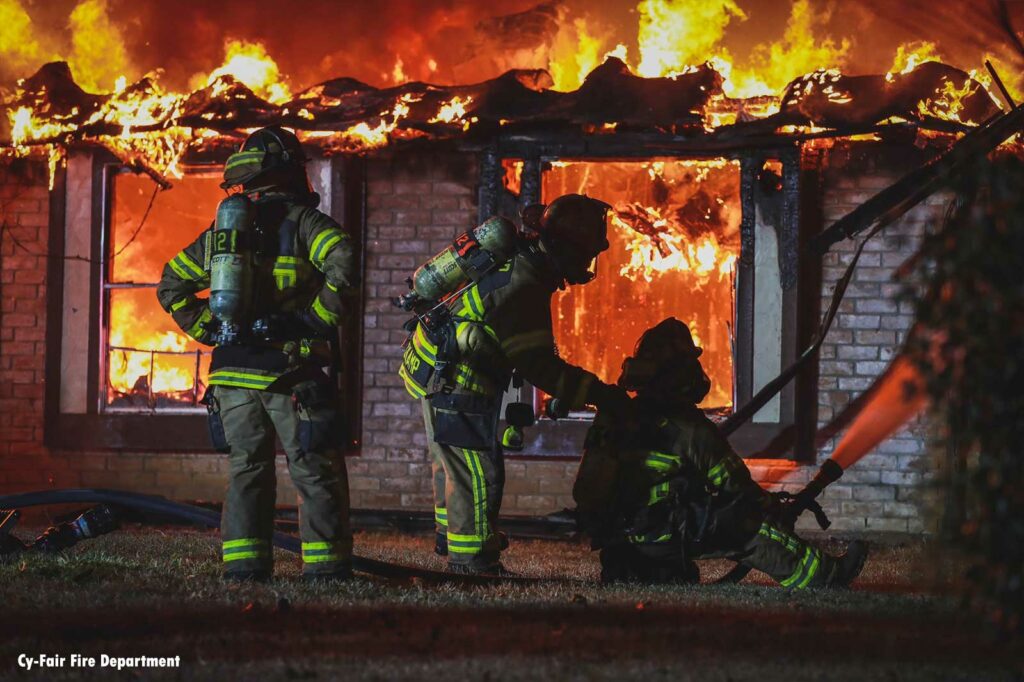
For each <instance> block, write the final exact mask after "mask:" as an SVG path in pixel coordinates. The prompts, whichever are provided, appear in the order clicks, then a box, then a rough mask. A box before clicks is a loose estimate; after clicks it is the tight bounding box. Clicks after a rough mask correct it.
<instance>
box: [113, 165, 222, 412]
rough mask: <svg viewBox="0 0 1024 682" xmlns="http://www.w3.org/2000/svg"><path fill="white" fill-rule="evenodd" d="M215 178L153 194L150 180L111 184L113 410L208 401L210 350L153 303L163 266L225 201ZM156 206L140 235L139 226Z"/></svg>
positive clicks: (123, 176) (189, 179) (128, 177)
mask: <svg viewBox="0 0 1024 682" xmlns="http://www.w3.org/2000/svg"><path fill="white" fill-rule="evenodd" d="M219 179H220V178H219V176H217V175H185V177H184V178H183V179H182V180H181V181H179V182H177V183H176V184H175V185H174V188H173V189H171V190H167V191H163V192H159V193H157V194H156V195H154V194H153V192H154V189H155V185H154V183H153V181H152V180H150V179H149V178H148V177H146V176H140V175H132V174H128V173H120V174H117V175H115V176H114V177H113V179H112V182H111V190H112V191H111V196H112V202H111V206H110V215H111V220H110V233H109V235H110V238H109V240H108V241H109V247H108V253H109V254H110V255H111V258H110V260H109V262H108V265H107V268H106V276H107V280H106V283H105V285H104V287H105V289H106V293H107V298H106V301H107V314H106V324H107V333H106V349H105V351H104V361H105V363H106V367H105V373H106V390H105V392H104V391H101V394H102V395H104V396H105V400H104V405H105V406H106V407H107V408H108V409H147V410H148V409H158V410H159V409H175V408H177V409H180V408H193V407H195V406H196V404H197V401H198V399H200V398H202V397H203V391H204V390H205V388H206V376H207V373H208V370H209V365H210V349H209V348H206V347H204V346H202V345H201V344H199V343H197V342H196V341H193V340H192V339H191V338H189V337H188V336H186V335H185V334H184V333H183V332H181V331H180V330H179V329H178V327H177V325H175V323H174V321H173V320H172V319H171V316H170V315H168V314H167V313H166V312H164V310H163V309H162V308H161V307H160V304H159V302H158V301H157V298H156V283H157V282H159V280H160V276H161V273H162V270H163V266H164V263H166V262H167V261H168V260H170V259H171V258H172V257H174V255H175V254H177V253H178V251H180V250H181V249H183V248H184V247H185V246H187V245H188V244H190V243H191V242H192V240H194V239H195V238H196V237H197V236H198V235H199V234H200V233H201V232H202V231H203V230H204V229H205V228H206V226H207V225H208V224H209V222H210V218H211V216H213V215H214V213H215V211H216V209H217V202H218V201H219V200H220V199H221V198H223V196H224V193H223V191H222V190H221V189H220V188H219V186H218V182H219ZM151 200H152V202H153V203H152V208H150V210H149V215H148V217H146V221H145V223H144V224H143V225H142V229H141V230H140V229H139V225H140V221H141V220H142V217H143V215H145V214H146V209H147V207H148V206H149V204H150V201H151Z"/></svg>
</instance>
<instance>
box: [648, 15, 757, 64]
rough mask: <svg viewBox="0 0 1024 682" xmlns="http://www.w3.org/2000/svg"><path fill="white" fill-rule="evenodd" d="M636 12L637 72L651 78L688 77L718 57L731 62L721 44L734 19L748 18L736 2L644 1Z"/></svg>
mask: <svg viewBox="0 0 1024 682" xmlns="http://www.w3.org/2000/svg"><path fill="white" fill-rule="evenodd" d="M636 11H637V13H638V14H639V16H640V23H639V27H638V30H637V43H638V48H639V52H640V62H639V63H638V64H637V65H636V72H637V73H638V74H640V75H641V76H646V77H648V78H650V77H654V76H672V75H676V74H679V73H684V72H685V71H686V70H687V68H688V67H692V66H693V65H696V64H702V63H703V62H704V61H706V60H707V59H708V58H709V57H711V56H713V55H716V54H717V55H718V56H719V57H721V58H723V59H724V60H725V61H731V59H730V58H729V54H728V52H727V51H726V50H724V49H723V48H721V47H720V46H719V42H720V41H721V40H722V38H723V36H724V35H725V29H726V27H727V26H728V25H729V22H730V21H732V19H733V18H734V17H736V18H739V19H746V18H747V15H746V14H744V12H743V10H741V9H740V8H739V6H738V5H737V4H736V3H735V2H734V1H733V0H713V1H711V2H708V1H707V0H642V2H640V4H638V5H637V7H636Z"/></svg>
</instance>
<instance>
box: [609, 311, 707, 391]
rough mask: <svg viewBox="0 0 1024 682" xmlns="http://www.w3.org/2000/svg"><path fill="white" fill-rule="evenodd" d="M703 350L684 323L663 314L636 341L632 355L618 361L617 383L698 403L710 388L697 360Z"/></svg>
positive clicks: (632, 388)
mask: <svg viewBox="0 0 1024 682" xmlns="http://www.w3.org/2000/svg"><path fill="white" fill-rule="evenodd" d="M703 352H704V351H703V349H701V348H700V347H699V346H697V345H696V344H695V343H694V342H693V336H692V335H691V334H690V328H689V327H687V326H686V324H684V323H683V322H681V321H679V320H677V319H676V318H674V317H669V318H666V319H664V320H662V321H661V322H659V323H658V324H656V325H655V326H653V327H651V328H650V329H648V330H647V331H645V332H644V333H643V335H642V336H641V337H640V340H639V341H637V343H636V347H635V348H634V349H633V357H630V358H626V360H625V361H624V362H623V363H622V375H621V376H620V377H619V386H620V387H622V388H624V389H626V390H628V391H640V392H641V393H643V392H653V393H656V394H657V395H659V396H664V397H666V398H681V399H684V400H687V401H692V402H693V403H699V402H700V401H701V400H704V396H706V395H707V394H708V391H710V390H711V380H710V379H708V375H707V374H705V373H704V369H703V368H702V367H701V365H700V360H698V358H699V357H700V356H701V353H703Z"/></svg>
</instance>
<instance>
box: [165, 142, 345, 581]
mask: <svg viewBox="0 0 1024 682" xmlns="http://www.w3.org/2000/svg"><path fill="white" fill-rule="evenodd" d="M305 162H306V158H305V155H304V154H303V151H302V147H301V145H300V144H299V141H298V139H297V138H296V137H295V135H293V134H292V133H291V132H289V131H287V130H284V129H282V128H279V127H277V126H272V127H269V128H263V129H261V130H258V131H256V132H254V133H253V134H252V135H250V136H249V138H248V139H246V141H245V143H244V144H243V145H242V148H241V149H240V150H239V151H238V152H237V153H235V154H232V155H231V156H230V157H229V158H228V161H227V164H226V165H225V167H224V182H223V183H222V184H221V187H223V188H224V189H229V190H230V189H232V188H239V189H240V190H241V192H240V193H237V194H233V195H232V196H229V197H228V198H227V199H225V200H224V201H223V202H221V205H220V207H219V208H218V210H217V219H216V221H215V224H214V225H213V226H211V228H210V229H208V230H206V231H205V232H203V233H202V234H201V235H199V238H198V239H196V240H195V241H194V242H192V244H190V245H189V246H187V247H185V249H184V250H182V251H181V252H179V253H178V254H177V255H176V256H175V257H174V258H172V259H171V261H170V262H169V263H167V265H166V266H165V267H164V271H163V278H162V279H161V281H160V286H159V287H158V288H157V296H158V297H159V299H160V304H161V305H162V306H163V307H164V310H166V311H167V312H169V313H170V314H171V316H172V317H173V318H174V321H175V322H176V323H177V324H178V326H180V327H181V328H182V329H183V330H185V332H186V333H188V334H189V336H191V337H193V338H194V339H196V340H197V341H200V342H201V343H205V344H210V345H215V346H216V348H215V349H214V351H213V359H212V362H211V365H210V376H209V386H210V387H209V389H208V390H207V393H206V397H205V398H204V402H205V403H206V405H207V407H208V410H209V413H210V435H211V438H212V440H213V444H214V447H216V448H217V449H218V450H220V451H222V452H227V453H230V458H229V461H230V467H231V473H230V480H229V483H228V491H227V498H226V500H225V503H224V517H223V522H222V526H221V534H222V536H223V544H224V577H225V578H226V579H231V580H266V579H268V578H269V577H270V575H271V571H272V556H271V535H272V533H273V526H274V502H275V496H276V478H275V474H274V459H275V442H274V437H275V434H276V435H277V437H278V438H279V439H280V441H281V444H282V446H283V447H284V450H285V453H286V455H287V459H288V470H289V472H290V474H291V477H292V481H293V482H294V483H295V487H296V488H297V489H298V491H299V494H300V495H301V497H302V508H301V527H300V528H301V535H302V559H303V567H304V570H303V573H304V575H305V577H306V578H308V579H344V578H347V577H348V576H349V575H350V574H351V553H352V534H351V530H350V529H349V523H348V513H349V509H348V479H347V475H346V471H345V463H344V460H343V459H342V457H341V453H340V446H341V445H342V439H341V437H340V432H341V424H340V423H339V416H338V414H337V413H336V409H337V406H336V402H337V401H336V391H335V386H334V384H333V382H332V381H331V380H330V379H329V378H328V376H327V375H326V374H325V372H324V368H325V367H329V366H330V365H331V358H332V352H331V343H332V342H336V341H337V327H338V324H339V320H340V318H341V315H342V313H343V310H344V308H345V301H346V299H347V298H348V297H349V296H350V295H351V294H352V293H353V292H354V288H355V287H356V286H357V284H358V281H357V279H358V269H357V255H356V251H355V249H354V247H353V245H352V240H351V238H350V237H349V235H348V234H346V233H345V232H344V231H343V230H342V229H341V227H340V226H339V225H338V224H337V223H336V222H335V221H334V220H332V219H331V218H330V217H328V216H327V215H325V214H324V213H321V212H320V211H318V210H316V208H315V207H316V206H317V204H318V203H319V197H318V196H317V195H316V193H314V192H313V191H312V189H311V188H310V185H309V181H308V179H307V177H306V172H305V169H304V164H305ZM206 288H209V289H210V297H209V299H205V298H197V297H196V294H197V293H198V292H200V291H202V290H203V289H206Z"/></svg>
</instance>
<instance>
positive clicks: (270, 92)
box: [191, 39, 292, 104]
mask: <svg viewBox="0 0 1024 682" xmlns="http://www.w3.org/2000/svg"><path fill="white" fill-rule="evenodd" d="M223 76H231V77H233V78H234V79H235V80H237V81H239V82H240V83H244V84H245V86H246V87H248V88H249V89H250V90H252V91H253V92H254V93H256V94H257V95H259V96H260V97H262V98H263V99H265V100H267V101H268V102H270V103H272V104H281V103H282V102H287V101H288V100H290V99H291V98H292V93H291V89H290V88H289V87H288V82H287V79H285V78H283V77H282V76H281V71H280V69H278V67H277V62H275V61H274V60H273V59H272V58H271V57H270V55H269V54H267V48H265V47H264V46H263V45H262V44H261V43H251V42H249V41H246V40H234V39H232V40H228V41H227V42H226V43H224V63H223V64H221V65H220V66H219V67H217V68H216V69H214V70H213V71H211V72H210V73H209V74H208V75H206V76H201V75H197V76H194V77H193V79H192V82H191V85H192V87H193V88H194V89H198V88H199V87H201V86H202V84H203V81H204V79H205V85H207V86H214V85H215V84H216V82H217V81H218V80H219V79H220V78H221V77H223Z"/></svg>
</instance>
